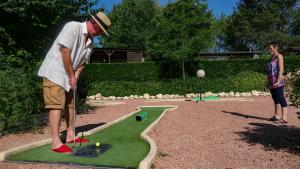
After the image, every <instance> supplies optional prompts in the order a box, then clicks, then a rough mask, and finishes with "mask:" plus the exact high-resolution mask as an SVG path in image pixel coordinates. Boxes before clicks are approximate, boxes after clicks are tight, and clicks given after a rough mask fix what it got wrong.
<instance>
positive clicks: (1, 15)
mask: <svg viewBox="0 0 300 169" xmlns="http://www.w3.org/2000/svg"><path fill="white" fill-rule="evenodd" d="M96 2H97V0H44V1H39V0H32V1H27V0H15V1H12V0H2V1H1V3H0V20H1V22H0V32H1V38H0V45H1V47H2V51H4V53H6V54H13V53H16V52H17V50H21V49H22V50H25V51H27V52H29V53H30V54H32V55H34V56H40V57H41V56H44V54H45V52H46V51H47V50H48V48H49V47H50V45H51V43H52V42H53V38H54V37H55V36H56V34H57V33H58V31H59V29H61V27H62V25H63V24H64V23H65V22H67V21H69V20H73V19H75V20H78V21H80V20H82V19H83V18H86V16H87V14H88V12H89V11H92V10H91V7H92V6H93V5H94V4H96ZM2 33H4V34H2ZM3 36H4V37H5V38H2V37H3ZM7 42H9V43H7Z"/></svg>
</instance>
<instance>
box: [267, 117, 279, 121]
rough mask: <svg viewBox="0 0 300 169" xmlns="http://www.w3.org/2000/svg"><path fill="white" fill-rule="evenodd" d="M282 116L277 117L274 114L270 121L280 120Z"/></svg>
mask: <svg viewBox="0 0 300 169" xmlns="http://www.w3.org/2000/svg"><path fill="white" fill-rule="evenodd" d="M280 119H281V118H280V117H276V116H273V117H271V118H269V120H270V121H280Z"/></svg>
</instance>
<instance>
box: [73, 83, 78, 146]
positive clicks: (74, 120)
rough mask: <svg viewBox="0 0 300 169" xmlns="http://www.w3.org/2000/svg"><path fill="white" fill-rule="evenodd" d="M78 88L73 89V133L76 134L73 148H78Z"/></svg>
mask: <svg viewBox="0 0 300 169" xmlns="http://www.w3.org/2000/svg"><path fill="white" fill-rule="evenodd" d="M76 89H77V88H76V87H75V88H74V89H73V106H74V108H73V132H74V139H73V146H74V147H76V141H75V140H76V126H75V125H76Z"/></svg>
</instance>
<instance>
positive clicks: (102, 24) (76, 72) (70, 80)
mask: <svg viewBox="0 0 300 169" xmlns="http://www.w3.org/2000/svg"><path fill="white" fill-rule="evenodd" d="M110 25H111V22H110V20H109V18H108V17H107V16H106V15H105V14H104V13H103V12H98V13H97V14H95V15H91V19H90V20H88V21H87V22H83V23H81V22H74V21H72V22H68V23H67V24H65V26H64V27H63V29H62V31H61V32H60V33H59V35H58V36H57V38H56V40H55V41H54V43H53V45H52V47H51V48H50V50H49V51H48V53H47V55H46V58H45V60H44V61H43V63H42V65H41V67H40V70H39V72H38V75H39V76H41V77H43V89H44V102H45V108H46V109H48V111H49V122H50V127H51V135H52V150H53V151H55V152H58V153H70V152H72V149H71V148H70V147H68V146H66V145H65V144H63V143H62V141H61V139H60V137H59V128H60V117H61V112H62V110H63V109H65V119H66V124H67V136H66V142H67V143H71V142H73V141H74V139H75V142H88V141H89V140H87V139H82V138H75V133H74V131H73V127H74V121H73V111H74V106H73V103H72V102H73V97H72V96H73V95H72V92H73V90H74V89H75V88H76V84H77V81H78V79H79V76H80V73H81V71H82V70H83V68H84V65H85V63H86V61H87V60H88V58H89V56H90V53H91V51H92V48H93V37H95V36H98V35H102V34H103V33H105V34H107V35H108V33H107V30H108V28H109V27H110Z"/></svg>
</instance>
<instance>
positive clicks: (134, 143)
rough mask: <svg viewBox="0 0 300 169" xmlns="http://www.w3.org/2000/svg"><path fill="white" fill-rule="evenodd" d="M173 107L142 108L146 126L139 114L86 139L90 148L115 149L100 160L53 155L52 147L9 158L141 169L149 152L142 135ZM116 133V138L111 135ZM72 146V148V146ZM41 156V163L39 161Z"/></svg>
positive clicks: (35, 149)
mask: <svg viewBox="0 0 300 169" xmlns="http://www.w3.org/2000/svg"><path fill="white" fill-rule="evenodd" d="M169 108H171V107H142V108H141V111H146V112H148V113H149V114H150V116H149V118H148V119H147V120H146V121H143V122H136V121H135V115H136V114H137V113H139V112H141V111H139V112H137V113H135V114H133V115H132V116H129V117H128V118H126V119H125V120H123V121H121V122H119V123H117V124H114V125H112V126H110V127H108V128H105V129H103V130H101V131H99V132H97V133H94V134H92V135H90V136H87V137H86V138H88V139H90V141H91V142H90V144H94V143H96V142H101V143H109V144H111V145H112V148H111V149H110V150H109V151H108V152H106V153H104V154H103V155H101V156H99V157H97V158H80V157H74V156H72V155H70V154H69V155H66V154H58V153H54V152H52V151H50V148H51V147H50V144H48V145H45V146H40V147H37V148H34V149H31V150H27V151H24V152H21V153H18V154H15V155H12V156H10V157H8V158H7V159H8V160H12V161H33V162H49V163H50V162H51V163H63V164H78V165H94V166H109V167H125V168H137V166H138V165H139V162H140V161H141V160H142V159H143V158H144V157H145V156H146V155H147V153H148V152H149V148H150V147H149V145H148V143H147V142H145V141H144V140H142V139H140V133H141V132H143V131H144V130H145V129H146V128H147V126H148V125H150V124H151V123H152V122H153V121H155V120H156V119H157V118H158V117H159V116H160V115H161V113H162V112H163V111H164V110H165V109H169ZM111 133H115V134H111ZM70 146H72V144H70ZM36 156H38V159H37V158H36Z"/></svg>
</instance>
